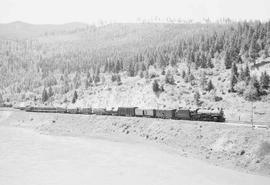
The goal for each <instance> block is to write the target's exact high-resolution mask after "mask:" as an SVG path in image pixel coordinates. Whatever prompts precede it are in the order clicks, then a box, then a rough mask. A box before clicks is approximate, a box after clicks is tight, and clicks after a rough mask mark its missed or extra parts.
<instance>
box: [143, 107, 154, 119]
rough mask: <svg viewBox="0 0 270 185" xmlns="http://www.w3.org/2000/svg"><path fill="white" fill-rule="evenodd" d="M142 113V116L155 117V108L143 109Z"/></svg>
mask: <svg viewBox="0 0 270 185" xmlns="http://www.w3.org/2000/svg"><path fill="white" fill-rule="evenodd" d="M143 115H144V117H150V118H154V117H156V110H155V109H144V110H143Z"/></svg>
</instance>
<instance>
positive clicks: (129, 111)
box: [118, 107, 137, 116]
mask: <svg viewBox="0 0 270 185" xmlns="http://www.w3.org/2000/svg"><path fill="white" fill-rule="evenodd" d="M136 108H137V107H119V108H118V115H119V116H135V109H136Z"/></svg>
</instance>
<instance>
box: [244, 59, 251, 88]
mask: <svg viewBox="0 0 270 185" xmlns="http://www.w3.org/2000/svg"><path fill="white" fill-rule="evenodd" d="M244 72H245V81H246V84H248V83H249V81H250V71H249V67H248V64H246V67H245V71H244Z"/></svg>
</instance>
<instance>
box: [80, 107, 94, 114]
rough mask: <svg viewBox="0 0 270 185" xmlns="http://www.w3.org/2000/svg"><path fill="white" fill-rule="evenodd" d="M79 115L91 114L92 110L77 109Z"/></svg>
mask: <svg viewBox="0 0 270 185" xmlns="http://www.w3.org/2000/svg"><path fill="white" fill-rule="evenodd" d="M78 111H79V114H92V108H79V110H78Z"/></svg>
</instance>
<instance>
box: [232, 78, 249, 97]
mask: <svg viewBox="0 0 270 185" xmlns="http://www.w3.org/2000/svg"><path fill="white" fill-rule="evenodd" d="M246 87H247V86H246V82H244V81H241V82H238V83H237V84H236V85H235V86H234V89H235V91H236V92H237V93H238V94H243V93H244V91H245V90H246Z"/></svg>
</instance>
